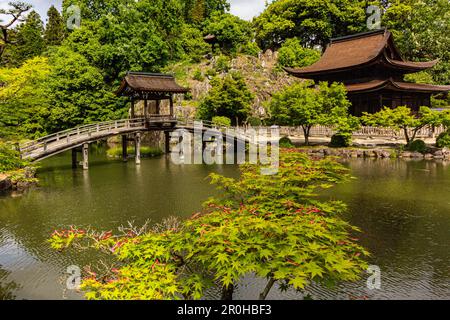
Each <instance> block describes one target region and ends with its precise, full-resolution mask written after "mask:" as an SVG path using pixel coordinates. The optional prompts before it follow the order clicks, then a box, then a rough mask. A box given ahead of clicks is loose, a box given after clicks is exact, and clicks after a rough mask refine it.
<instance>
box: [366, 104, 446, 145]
mask: <svg viewBox="0 0 450 320" xmlns="http://www.w3.org/2000/svg"><path fill="white" fill-rule="evenodd" d="M362 121H363V122H364V123H365V124H366V125H370V126H376V127H382V128H391V129H396V130H402V131H403V132H404V135H405V139H406V144H407V145H408V146H409V145H410V144H411V143H413V142H414V140H416V136H417V133H418V132H419V130H421V129H422V128H425V127H426V126H429V125H439V124H440V123H441V121H442V118H441V116H440V114H439V112H437V111H433V110H431V109H430V108H428V107H421V108H420V111H419V113H418V114H414V113H413V112H412V111H411V109H410V108H408V107H407V106H401V107H397V108H395V109H390V108H387V107H385V108H384V109H383V110H381V111H379V112H377V113H374V114H368V113H365V114H364V116H363V117H362Z"/></svg>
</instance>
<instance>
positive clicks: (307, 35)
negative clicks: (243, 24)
mask: <svg viewBox="0 0 450 320" xmlns="http://www.w3.org/2000/svg"><path fill="white" fill-rule="evenodd" d="M367 4H368V1H362V0H358V1H352V0H276V1H273V2H272V3H271V4H270V5H269V6H268V7H267V9H266V10H265V11H264V12H263V13H262V14H261V15H260V16H258V17H257V18H256V19H255V20H254V27H255V31H256V40H257V42H258V44H259V46H260V47H261V48H263V49H267V48H271V49H278V48H279V47H280V46H281V45H282V43H283V42H284V41H285V40H286V39H290V38H295V37H297V38H298V39H299V40H300V42H301V44H302V46H304V47H308V48H312V47H314V46H316V45H320V46H324V45H325V44H327V43H328V41H329V40H330V38H332V37H337V36H344V35H348V34H352V33H356V32H360V31H364V30H365V29H366V13H365V10H366V7H367Z"/></svg>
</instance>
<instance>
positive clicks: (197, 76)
mask: <svg viewBox="0 0 450 320" xmlns="http://www.w3.org/2000/svg"><path fill="white" fill-rule="evenodd" d="M192 78H193V79H194V80H197V81H200V82H202V81H203V80H205V77H204V76H203V73H202V71H201V70H200V69H195V71H194V76H193V77H192Z"/></svg>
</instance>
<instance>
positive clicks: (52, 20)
mask: <svg viewBox="0 0 450 320" xmlns="http://www.w3.org/2000/svg"><path fill="white" fill-rule="evenodd" d="M47 17H48V18H47V25H46V26H45V32H44V39H45V43H46V44H47V46H57V45H60V44H61V43H62V41H63V40H64V37H65V30H66V29H65V25H64V21H63V19H62V17H61V14H60V13H59V11H58V10H57V9H56V8H55V6H51V7H50V9H49V10H48V12H47Z"/></svg>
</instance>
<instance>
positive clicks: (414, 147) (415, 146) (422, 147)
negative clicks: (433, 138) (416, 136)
mask: <svg viewBox="0 0 450 320" xmlns="http://www.w3.org/2000/svg"><path fill="white" fill-rule="evenodd" d="M406 150H408V151H411V152H420V153H426V152H427V145H426V144H425V142H424V141H423V140H414V141H413V142H411V143H410V144H409V145H407V146H406Z"/></svg>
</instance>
